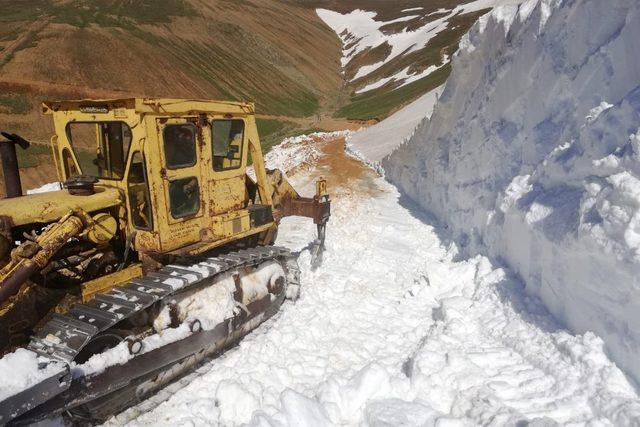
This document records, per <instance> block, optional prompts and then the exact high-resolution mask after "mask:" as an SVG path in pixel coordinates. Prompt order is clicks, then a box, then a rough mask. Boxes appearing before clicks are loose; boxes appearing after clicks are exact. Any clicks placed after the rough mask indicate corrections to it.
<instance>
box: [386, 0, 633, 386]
mask: <svg viewBox="0 0 640 427" xmlns="http://www.w3.org/2000/svg"><path fill="white" fill-rule="evenodd" d="M638 40H640V3H639V2H637V1H634V0H620V1H616V2H614V3H610V2H602V1H599V0H564V1H563V0H539V1H538V0H528V1H526V2H525V3H523V4H522V5H520V6H519V7H518V6H506V7H502V8H499V9H496V10H494V12H492V13H491V14H488V15H485V16H483V17H482V18H480V20H479V22H478V23H477V24H476V25H475V26H474V27H473V28H472V29H471V31H470V32H469V34H468V36H466V37H465V38H464V39H463V41H462V42H461V48H460V50H459V52H458V53H457V54H456V55H455V57H454V60H453V73H452V75H451V77H450V79H449V80H448V82H447V84H446V87H445V89H444V92H443V94H442V95H441V97H440V99H439V103H438V104H437V105H436V107H435V111H434V113H433V115H432V117H431V119H430V120H428V121H424V122H422V123H421V125H420V126H419V127H418V129H417V130H416V132H415V134H414V135H413V136H412V137H411V138H410V139H409V141H408V142H407V143H406V144H404V145H402V146H401V147H400V148H399V149H398V150H396V151H395V152H394V153H392V154H391V155H390V156H389V157H387V158H386V159H384V160H383V162H382V164H383V167H384V169H385V173H386V175H387V177H388V178H389V179H390V180H391V181H393V182H394V183H396V184H397V185H398V186H399V187H400V188H401V190H402V191H403V192H405V193H406V194H407V195H408V196H409V197H411V198H412V199H414V200H416V201H417V202H418V203H419V204H420V205H421V206H422V207H423V208H425V209H427V210H428V211H430V212H432V213H433V214H435V215H436V216H437V217H438V218H439V219H441V220H442V221H444V222H446V223H448V225H449V226H450V227H451V228H452V229H453V232H454V234H455V236H456V238H457V241H458V242H460V243H461V244H462V245H463V246H466V249H467V251H468V252H475V251H482V252H484V253H488V254H489V255H491V256H492V257H494V258H496V259H498V260H501V261H502V262H504V263H506V264H507V265H509V266H510V267H512V268H513V269H514V270H515V271H516V272H517V273H518V274H519V275H520V276H521V277H522V278H523V280H524V281H525V282H526V285H527V289H528V291H529V292H530V293H533V294H535V295H538V296H540V297H541V299H542V300H543V301H544V303H545V304H546V306H547V307H548V308H549V309H550V310H551V312H552V313H553V314H554V315H555V316H556V317H557V318H558V319H559V320H561V321H562V322H564V323H565V324H566V325H568V326H569V327H570V328H572V329H573V330H575V331H577V332H585V331H594V332H595V333H596V334H597V335H599V336H601V337H602V338H603V339H604V341H605V344H606V349H607V352H608V353H609V354H611V355H612V357H613V359H614V360H615V361H616V363H618V364H619V366H621V367H622V368H623V369H625V370H626V371H627V372H628V373H629V374H630V375H631V376H632V377H633V378H634V379H635V380H636V381H638V380H640V364H638V363H637V355H638V354H639V353H640V330H638V328H637V325H638V323H639V322H640V314H639V313H640V279H639V277H640V55H638V53H637V51H638Z"/></svg>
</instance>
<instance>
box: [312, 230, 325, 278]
mask: <svg viewBox="0 0 640 427" xmlns="http://www.w3.org/2000/svg"><path fill="white" fill-rule="evenodd" d="M326 227H327V223H324V224H318V238H317V239H316V240H314V242H313V243H312V244H311V249H310V252H311V270H312V271H315V270H316V269H318V267H320V266H321V265H322V261H323V260H324V239H325V231H326Z"/></svg>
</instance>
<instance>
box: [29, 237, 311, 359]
mask: <svg viewBox="0 0 640 427" xmlns="http://www.w3.org/2000/svg"><path fill="white" fill-rule="evenodd" d="M270 259H273V260H276V259H281V260H282V261H283V263H282V265H283V267H284V268H285V272H286V274H287V282H288V284H289V285H299V276H300V272H299V270H298V266H297V261H296V259H295V257H294V256H293V254H291V252H290V251H289V250H288V249H286V248H282V247H278V246H262V247H257V248H251V249H242V250H239V251H235V252H230V253H228V254H223V255H219V256H216V257H211V258H205V259H202V260H199V262H197V263H195V264H192V265H190V266H185V265H167V266H164V267H163V268H161V269H160V270H158V271H156V272H152V273H149V274H147V275H146V276H144V277H141V278H136V279H132V280H131V281H129V282H128V283H126V284H124V285H121V286H117V287H115V288H112V289H111V290H109V291H108V292H106V293H100V294H96V295H95V297H94V298H93V299H92V300H91V301H89V302H87V303H82V304H76V305H75V306H73V308H72V309H71V310H70V311H69V312H68V313H67V314H55V315H54V316H53V317H52V319H51V320H49V322H47V323H46V324H45V325H44V326H43V327H42V328H41V329H40V330H39V331H38V333H37V334H36V335H35V336H34V337H33V338H32V339H31V342H30V343H29V346H28V349H29V350H32V351H34V352H36V353H38V354H40V355H42V356H44V357H46V358H49V359H53V360H58V361H62V362H65V363H70V362H72V361H73V360H74V358H75V357H76V356H77V355H78V353H80V351H81V350H82V348H83V347H84V346H85V345H86V344H87V343H89V341H91V339H93V337H95V336H96V335H98V334H100V333H101V332H104V331H106V330H107V329H109V328H112V327H113V326H115V325H116V324H117V323H119V322H121V321H122V320H124V319H126V318H128V317H130V316H132V315H134V314H135V313H139V312H141V311H143V310H146V309H147V308H149V307H150V306H151V305H153V304H155V303H157V302H158V301H161V300H163V299H165V298H167V297H170V296H172V295H174V294H176V293H179V292H183V291H185V290H188V289H191V288H194V287H196V286H198V285H200V284H201V283H202V282H203V281H205V280H211V279H214V278H215V277H216V276H218V275H220V274H223V273H226V272H228V271H230V270H233V269H236V268H238V267H245V266H255V265H258V264H260V263H262V262H264V261H268V260H270ZM190 267H192V268H193V269H191V268H190ZM195 268H198V269H199V270H195ZM202 270H207V271H208V273H209V274H208V275H207V274H204V273H203V272H202ZM185 275H193V276H194V277H196V280H192V281H189V280H188V279H187V278H186V277H185ZM175 279H178V280H179V281H181V282H182V285H178V286H171V285H169V284H167V283H163V282H165V281H167V280H175Z"/></svg>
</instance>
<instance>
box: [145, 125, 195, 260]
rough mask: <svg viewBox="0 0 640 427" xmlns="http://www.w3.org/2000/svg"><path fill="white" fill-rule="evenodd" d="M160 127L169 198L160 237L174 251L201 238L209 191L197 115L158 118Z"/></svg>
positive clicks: (163, 176)
mask: <svg viewBox="0 0 640 427" xmlns="http://www.w3.org/2000/svg"><path fill="white" fill-rule="evenodd" d="M157 127H158V136H159V145H160V151H161V153H162V155H161V159H160V160H161V162H162V168H161V169H160V175H161V177H162V182H163V190H164V195H165V201H166V203H165V209H166V213H165V215H166V216H165V218H166V221H165V224H162V225H163V226H164V227H163V228H165V230H160V237H161V241H162V249H163V251H170V250H173V249H177V248H180V247H183V246H186V245H189V244H192V243H195V242H198V241H199V240H200V230H201V228H202V217H203V213H204V212H205V204H204V203H203V197H202V194H203V192H204V191H206V187H205V188H204V189H203V179H202V178H203V177H202V175H201V164H200V163H201V162H202V147H201V144H200V143H199V140H200V139H201V138H202V136H201V132H199V125H198V121H197V118H195V117H184V118H170V119H166V118H165V119H158V121H157ZM204 185H206V181H205V184H204Z"/></svg>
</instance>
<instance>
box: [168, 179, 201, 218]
mask: <svg viewBox="0 0 640 427" xmlns="http://www.w3.org/2000/svg"><path fill="white" fill-rule="evenodd" d="M169 204H170V205H171V216H173V217H174V218H184V217H187V216H191V215H194V214H196V213H197V212H198V211H199V210H200V188H199V187H198V180H197V179H196V178H195V177H188V178H182V179H176V180H174V181H170V182H169Z"/></svg>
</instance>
